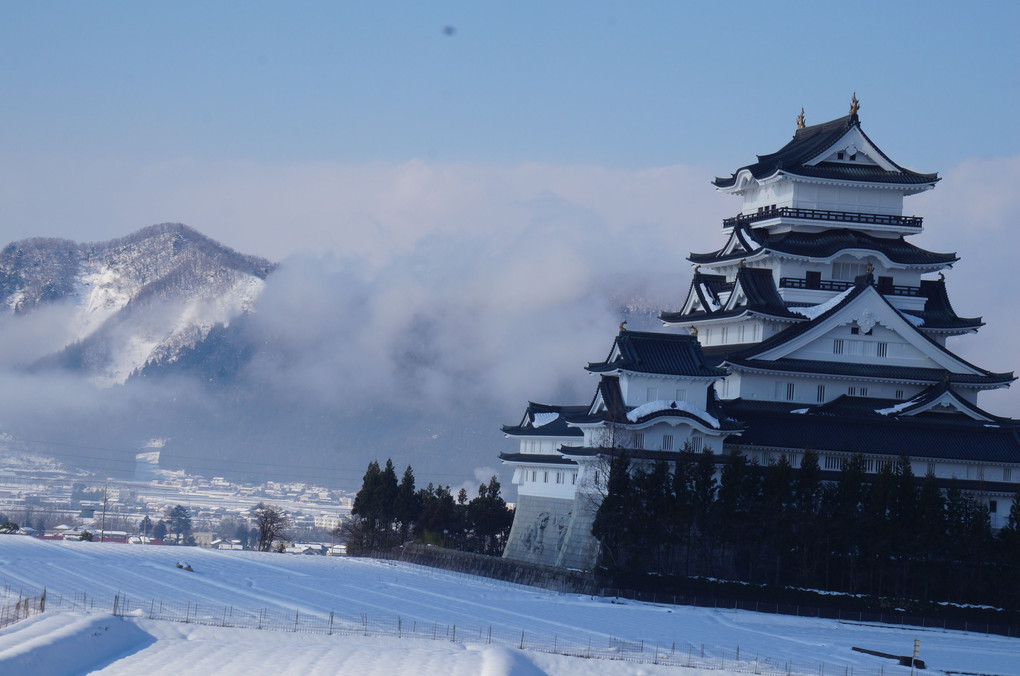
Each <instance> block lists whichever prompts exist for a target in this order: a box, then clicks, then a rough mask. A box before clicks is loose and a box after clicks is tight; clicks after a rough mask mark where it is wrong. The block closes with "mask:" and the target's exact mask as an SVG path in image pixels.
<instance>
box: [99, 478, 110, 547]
mask: <svg viewBox="0 0 1020 676" xmlns="http://www.w3.org/2000/svg"><path fill="white" fill-rule="evenodd" d="M109 487H110V480H109V479H107V480H106V483H104V484H103V520H102V522H101V523H102V525H101V526H100V531H99V541H100V542H103V541H104V540H106V490H107V489H108V488H109Z"/></svg>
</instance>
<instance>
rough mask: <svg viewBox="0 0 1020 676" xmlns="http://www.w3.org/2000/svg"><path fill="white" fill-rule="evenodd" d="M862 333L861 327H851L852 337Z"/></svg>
mask: <svg viewBox="0 0 1020 676" xmlns="http://www.w3.org/2000/svg"><path fill="white" fill-rule="evenodd" d="M860 332H861V327H859V326H851V327H850V335H851V336H856V335H857V334H858V333H860Z"/></svg>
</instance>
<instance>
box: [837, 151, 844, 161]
mask: <svg viewBox="0 0 1020 676" xmlns="http://www.w3.org/2000/svg"><path fill="white" fill-rule="evenodd" d="M843 157H844V156H843V151H842V150H840V151H839V152H838V153H836V159H837V160H841V159H843Z"/></svg>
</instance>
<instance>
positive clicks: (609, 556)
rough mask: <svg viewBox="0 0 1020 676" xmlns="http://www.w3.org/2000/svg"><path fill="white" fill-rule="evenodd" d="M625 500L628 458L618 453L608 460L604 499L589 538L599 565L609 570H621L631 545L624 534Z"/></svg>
mask: <svg viewBox="0 0 1020 676" xmlns="http://www.w3.org/2000/svg"><path fill="white" fill-rule="evenodd" d="M629 499H630V454H629V453H628V452H627V450H626V449H621V450H618V451H614V452H613V454H612V456H611V459H610V463H609V479H608V481H607V483H606V495H605V497H604V498H603V499H602V504H601V505H599V508H598V511H597V512H595V520H594V522H593V523H592V528H591V533H592V535H594V536H595V539H596V540H598V541H599V545H600V554H601V563H602V565H603V566H605V567H607V568H610V569H619V568H622V567H623V565H624V563H625V561H624V555H625V554H626V552H627V550H628V549H629V548H630V545H631V542H630V535H629V533H628V532H627V526H628V517H629V515H628V513H627V506H628V504H627V503H628V501H629Z"/></svg>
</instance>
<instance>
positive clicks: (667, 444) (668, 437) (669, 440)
mask: <svg viewBox="0 0 1020 676" xmlns="http://www.w3.org/2000/svg"><path fill="white" fill-rule="evenodd" d="M662 450H664V451H672V450H673V435H672V434H663V435H662Z"/></svg>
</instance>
